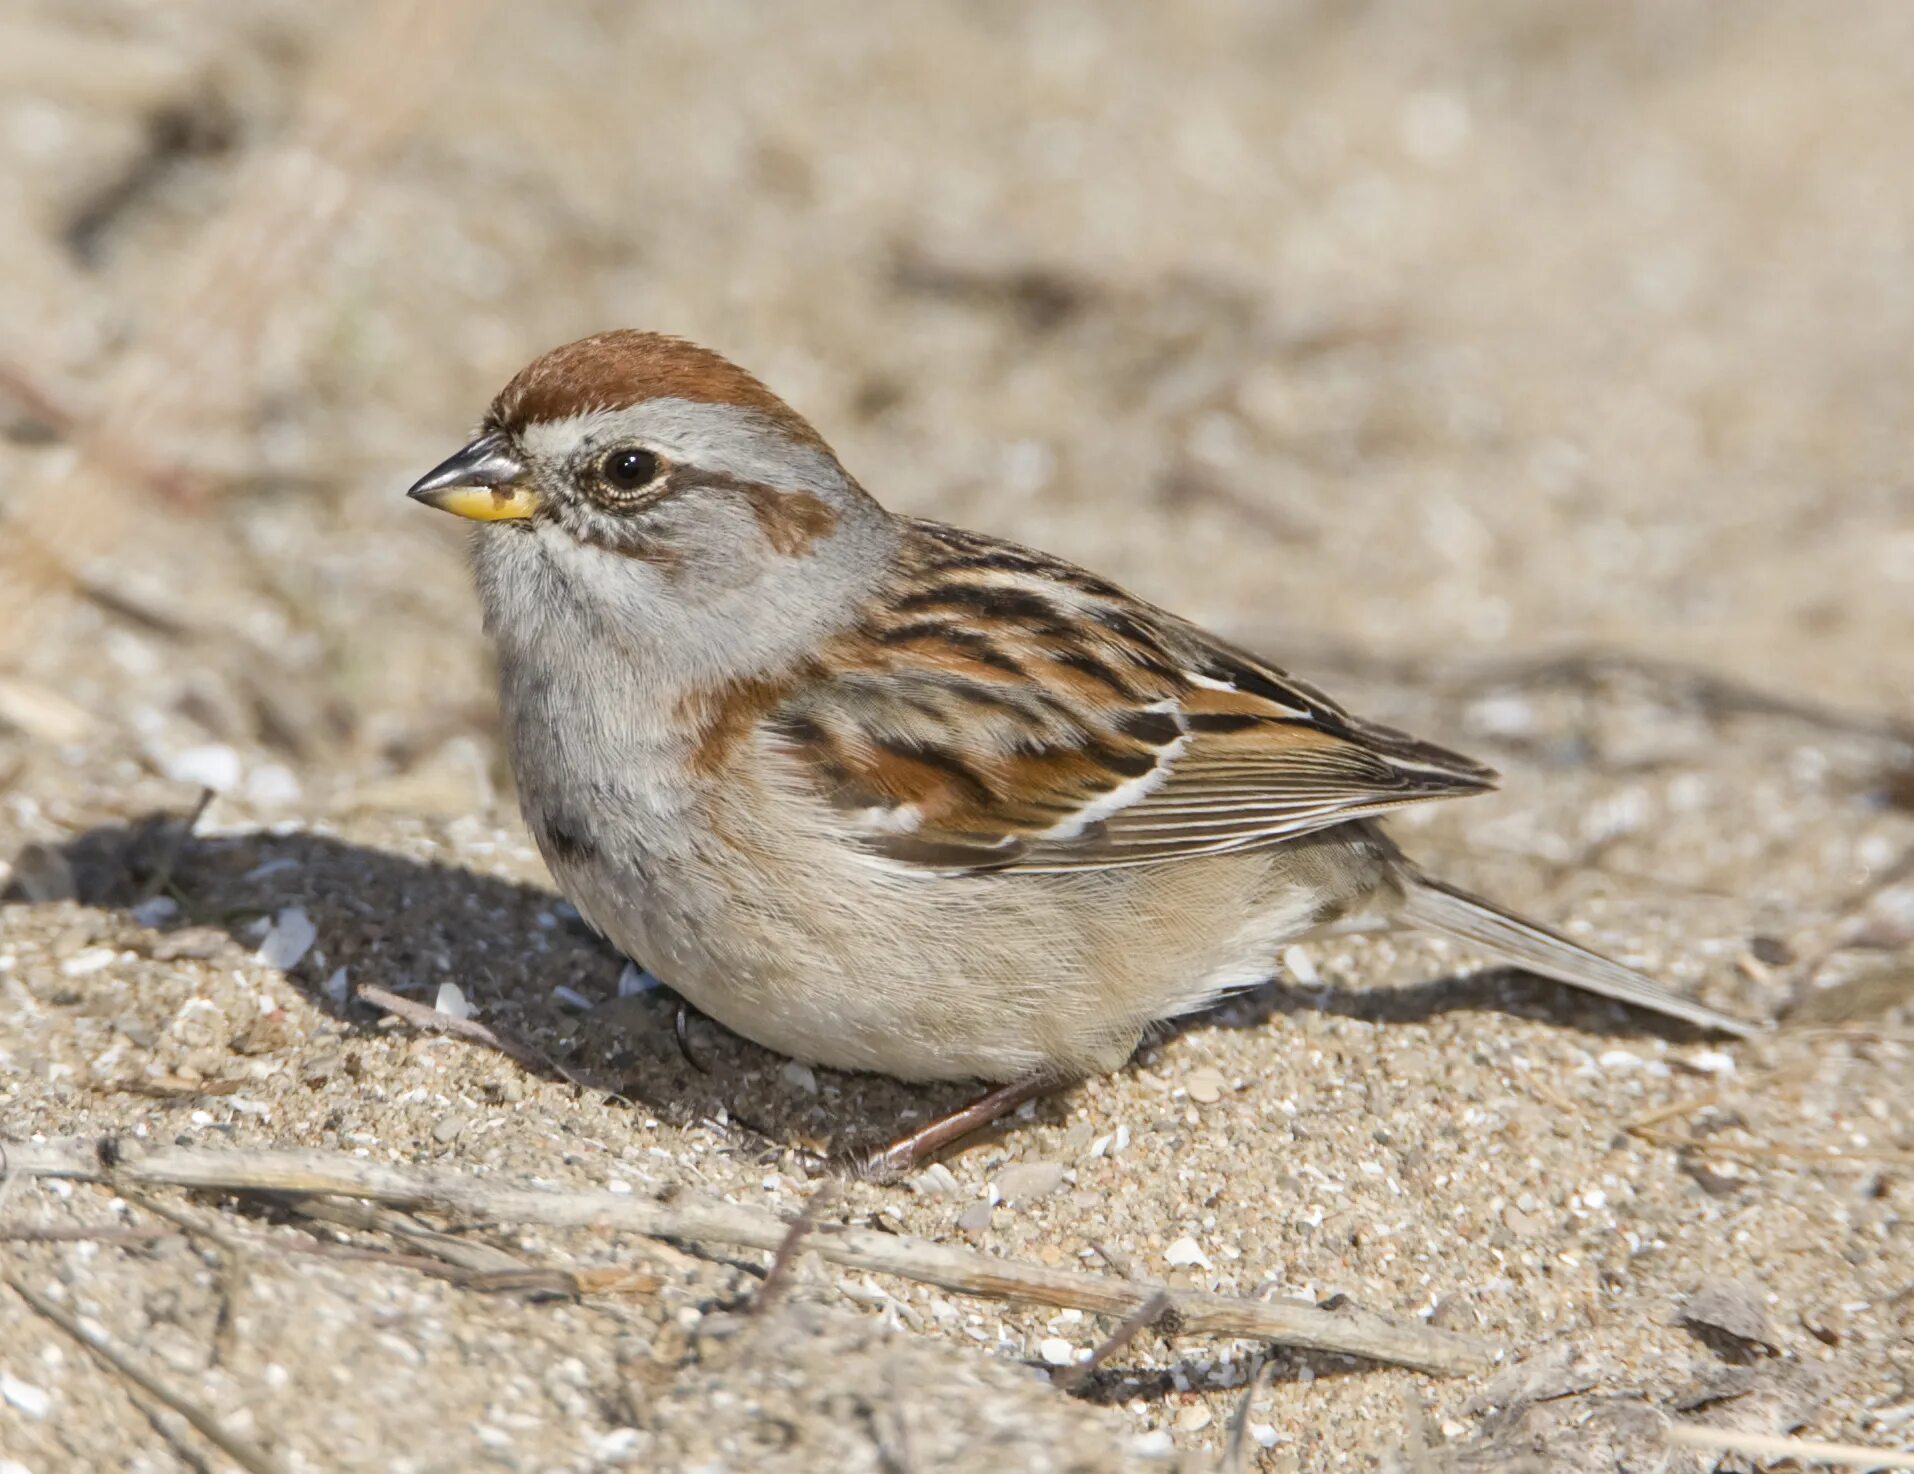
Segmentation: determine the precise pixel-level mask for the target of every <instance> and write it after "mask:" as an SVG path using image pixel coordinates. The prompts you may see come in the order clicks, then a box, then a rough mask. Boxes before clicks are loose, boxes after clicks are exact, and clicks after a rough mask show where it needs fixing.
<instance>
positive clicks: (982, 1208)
mask: <svg viewBox="0 0 1914 1474" xmlns="http://www.w3.org/2000/svg"><path fill="white" fill-rule="evenodd" d="M990 1213H991V1208H990V1201H989V1199H987V1198H979V1199H978V1200H977V1201H976V1202H974V1203H972V1204H971V1205H970V1206H969V1207H968V1208H966V1209H964V1211H963V1212H961V1213H959V1214H958V1215H957V1226H958V1227H959V1228H961V1229H962V1230H963V1231H964V1232H965V1233H982V1232H983V1231H984V1230H985V1229H987V1228H989V1227H990Z"/></svg>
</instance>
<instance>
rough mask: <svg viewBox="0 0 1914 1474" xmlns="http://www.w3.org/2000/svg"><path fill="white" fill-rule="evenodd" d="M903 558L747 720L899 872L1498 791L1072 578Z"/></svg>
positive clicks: (1219, 844)
mask: <svg viewBox="0 0 1914 1474" xmlns="http://www.w3.org/2000/svg"><path fill="white" fill-rule="evenodd" d="M907 552H908V556H907V557H906V558H905V559H903V560H900V565H899V569H898V572H897V573H896V575H894V582H893V584H892V585H891V586H890V587H889V588H887V589H886V590H885V591H883V592H882V594H881V595H880V597H878V598H876V599H873V600H872V601H871V603H870V604H869V606H868V607H867V610H866V612H865V614H864V617H863V618H862V619H861V620H860V621H859V622H858V623H857V625H856V626H854V627H853V628H852V629H851V630H849V631H847V632H846V633H845V634H843V635H842V636H840V637H839V638H838V639H837V641H836V642H835V643H834V644H833V645H832V646H831V648H830V649H829V650H828V651H827V652H825V654H824V656H823V658H822V659H821V660H820V661H818V662H817V663H816V664H815V665H814V666H813V667H812V670H811V673H810V675H809V676H808V677H807V678H806V679H804V680H801V681H799V682H797V683H795V684H794V685H793V686H792V687H791V688H790V689H789V690H788V691H787V692H786V693H785V694H784V695H783V696H782V698H781V699H780V700H779V701H778V702H777V703H775V704H774V705H771V706H770V707H769V708H768V709H767V710H766V711H765V712H764V715H763V718H762V721H763V724H764V727H765V730H766V731H767V732H768V734H769V735H770V737H771V739H772V740H773V742H774V743H775V744H776V745H777V746H778V747H780V748H781V749H782V750H783V751H785V752H786V753H788V754H789V755H790V757H791V758H792V759H793V760H794V762H795V764H796V766H797V768H798V769H799V771H800V772H801V773H802V774H804V775H805V777H806V778H807V780H808V781H810V782H812V783H814V784H815V785H816V787H817V789H818V790H819V791H820V792H821V793H822V794H823V796H824V797H825V798H826V800H827V801H828V802H829V803H830V804H831V805H832V806H833V807H834V808H835V809H836V810H838V811H839V813H840V814H841V816H842V817H843V819H844V820H845V821H846V822H848V823H849V825H850V826H851V827H852V829H853V830H854V832H855V833H857V835H858V836H859V837H860V839H861V840H862V841H863V842H864V843H865V844H866V845H867V846H868V847H869V848H871V849H872V850H873V851H875V852H877V853H879V854H881V855H883V856H886V857H888V858H889V859H891V860H893V861H896V862H898V863H901V864H905V865H910V866H920V867H927V868H932V869H939V870H953V869H954V870H963V869H992V870H1008V871H1016V870H1023V871H1067V870H1088V869H1102V868H1109V867H1113V866H1127V865H1144V864H1154V863H1158V862H1161V861H1167V860H1176V859H1181V858H1185V857H1188V856H1193V855H1205V854H1216V853H1221V852H1224V851H1229V850H1240V849H1247V848H1252V847H1256V846H1262V845H1271V844H1277V843H1280V842H1282V841H1284V840H1287V839H1292V838H1294V837H1296V836H1297V835H1302V834H1308V833H1310V832H1311V831H1313V830H1317V829H1322V828H1326V827H1328V826H1330V825H1332V824H1340V823H1343V822H1345V821H1347V820H1350V819H1354V818H1359V817H1362V816H1365V815H1370V814H1378V813H1382V812H1384V811H1386V810H1389V809H1395V808H1401V807H1403V806H1405V805H1408V804H1415V803H1423V802H1427V801H1429V800H1433V799H1439V798H1451V797H1456V796H1459V795H1461V794H1467V793H1477V792H1480V791H1482V790H1484V789H1487V788H1491V787H1493V786H1494V779H1495V775H1494V774H1493V773H1492V772H1490V771H1489V770H1488V769H1487V768H1484V767H1482V766H1481V765H1480V764H1477V763H1474V762H1471V761H1470V760H1469V759H1467V758H1464V757H1460V756H1458V755H1457V754H1455V753H1452V752H1448V751H1446V750H1444V749H1442V748H1439V747H1436V746H1433V745H1431V744H1429V743H1425V742H1420V741H1417V740H1415V739H1414V738H1411V737H1409V736H1407V735H1405V734H1403V733H1400V732H1396V731H1394V730H1392V729H1389V728H1386V727H1380V726H1375V725H1372V724H1369V723H1365V722H1362V721H1359V720H1358V719H1356V718H1354V717H1352V716H1350V715H1349V714H1348V713H1347V712H1345V711H1343V710H1342V709H1341V708H1340V707H1338V706H1336V705H1335V704H1334V703H1333V702H1331V701H1330V700H1329V699H1328V698H1327V697H1326V696H1324V695H1322V693H1320V692H1318V691H1316V690H1314V689H1313V688H1312V687H1310V686H1308V685H1307V684H1305V683H1303V682H1301V681H1298V680H1296V679H1295V678H1293V677H1291V676H1288V675H1286V674H1284V673H1283V672H1282V671H1280V670H1278V669H1276V668H1275V667H1274V666H1271V665H1268V664H1265V663H1264V662H1262V661H1260V660H1258V659H1256V658H1255V657H1254V656H1251V655H1249V654H1247V653H1246V652H1244V651H1242V650H1238V649H1236V648H1235V647H1233V646H1231V645H1229V644H1227V643H1225V642H1223V641H1221V640H1217V639H1215V638H1214V637H1212V636H1209V635H1207V634H1206V633H1204V632H1203V631H1201V630H1199V629H1197V628H1195V627H1194V626H1192V625H1189V624H1187V623H1185V622H1183V621H1181V620H1179V619H1177V618H1175V617H1174V616H1172V615H1168V614H1165V613H1164V612H1162V611H1161V610H1158V609H1155V608H1153V607H1151V606H1149V605H1147V604H1144V603H1142V602H1141V601H1139V600H1136V599H1133V598H1131V597H1130V596H1129V595H1127V594H1124V593H1123V592H1122V591H1121V590H1119V589H1117V588H1115V587H1113V586H1111V585H1109V584H1107V583H1104V582H1103V581H1102V580H1100V579H1097V578H1095V577H1094V576H1092V575H1090V574H1087V573H1084V572H1082V571H1081V570H1080V569H1076V568H1073V567H1071V566H1070V565H1069V564H1066V563H1062V562H1060V561H1058V560H1054V559H1050V558H1046V557H1043V556H1042V555H1040V554H1035V553H1031V552H1029V551H1028V550H1026V549H1022V548H1016V547H1013V546H1010V545H1007V544H1002V543H998V542H995V541H993V540H991V539H987V538H982V537H979V536H977V535H975V534H970V533H960V532H957V531H956V530H954V529H948V528H943V527H939V526H936V525H935V524H929V523H916V524H912V531H911V539H910V544H909V546H908V549H907Z"/></svg>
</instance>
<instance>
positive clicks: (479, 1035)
mask: <svg viewBox="0 0 1914 1474" xmlns="http://www.w3.org/2000/svg"><path fill="white" fill-rule="evenodd" d="M353 994H354V996H355V997H357V998H359V999H360V1000H362V1001H363V1002H366V1003H370V1004H371V1005H372V1006H373V1007H374V1008H383V1009H384V1010H385V1011H386V1012H387V1013H389V1014H392V1015H394V1016H395V1017H397V1018H400V1019H403V1020H404V1021H405V1022H406V1023H408V1024H410V1025H412V1027H413V1028H415V1029H418V1030H419V1031H420V1032H422V1033H426V1034H448V1035H450V1036H451V1037H452V1038H454V1039H464V1040H466V1041H468V1042H469V1043H472V1044H483V1045H485V1046H486V1047H487V1048H488V1049H496V1050H497V1051H498V1052H499V1053H500V1054H502V1055H504V1056H505V1057H506V1058H508V1059H513V1060H516V1061H518V1063H520V1064H522V1065H524V1066H525V1068H526V1069H528V1070H550V1071H551V1072H552V1073H553V1074H555V1075H558V1076H560V1077H562V1078H564V1079H567V1080H569V1079H571V1076H569V1075H567V1074H566V1073H565V1071H564V1070H562V1069H561V1068H559V1065H558V1062H557V1061H556V1060H554V1059H552V1058H551V1057H550V1056H548V1055H546V1054H545V1053H543V1052H542V1051H541V1050H537V1049H534V1048H532V1046H531V1045H529V1044H521V1043H519V1042H518V1041H517V1040H516V1039H510V1038H507V1037H506V1036H505V1035H503V1034H500V1033H498V1032H496V1031H495V1030H493V1029H490V1028H488V1027H486V1025H484V1024H482V1023H480V1022H479V1021H478V1020H477V1019H472V1018H460V1017H459V1016H458V1015H457V1014H455V1013H440V1012H439V1011H438V1009H436V1008H434V1007H433V1006H432V1005H431V1004H429V1003H420V1002H419V1001H418V1000H417V999H414V998H401V997H400V996H399V995H398V994H397V993H393V992H389V991H388V990H387V989H385V988H380V987H376V986H374V985H373V984H371V983H361V984H359V986H358V987H357V988H355V989H354V990H353ZM574 1083H576V1082H574Z"/></svg>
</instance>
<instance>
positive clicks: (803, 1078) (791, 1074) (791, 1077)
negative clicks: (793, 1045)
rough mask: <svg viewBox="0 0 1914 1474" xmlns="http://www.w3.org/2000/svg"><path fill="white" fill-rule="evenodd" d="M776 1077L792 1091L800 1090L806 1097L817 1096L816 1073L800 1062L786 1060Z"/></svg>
mask: <svg viewBox="0 0 1914 1474" xmlns="http://www.w3.org/2000/svg"><path fill="white" fill-rule="evenodd" d="M778 1075H779V1077H780V1078H782V1079H783V1081H784V1083H785V1084H786V1085H789V1086H790V1087H791V1088H792V1089H793V1090H802V1091H803V1092H804V1093H805V1094H806V1095H816V1094H817V1071H815V1070H813V1069H812V1068H811V1067H810V1066H809V1065H807V1064H805V1063H804V1062H803V1061H801V1060H795V1059H787V1060H786V1061H785V1062H784V1067H783V1068H782V1069H781V1070H779V1071H778Z"/></svg>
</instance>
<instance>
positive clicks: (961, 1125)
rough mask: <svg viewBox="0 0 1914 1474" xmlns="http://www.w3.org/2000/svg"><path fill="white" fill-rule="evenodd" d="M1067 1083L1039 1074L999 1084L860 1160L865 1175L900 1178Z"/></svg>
mask: <svg viewBox="0 0 1914 1474" xmlns="http://www.w3.org/2000/svg"><path fill="white" fill-rule="evenodd" d="M1068 1083H1069V1082H1068V1081H1066V1080H1058V1079H1056V1078H1055V1077H1053V1076H1049V1075H1039V1076H1036V1077H1034V1078H1032V1079H1028V1080H1018V1081H1015V1082H1013V1083H1012V1084H1009V1085H999V1086H998V1087H997V1088H996V1089H995V1090H991V1091H987V1092H985V1093H984V1094H983V1095H980V1096H978V1097H977V1098H976V1099H975V1100H973V1101H971V1102H970V1104H968V1105H965V1106H959V1107H958V1108H957V1109H956V1110H954V1111H952V1112H950V1114H949V1115H945V1116H939V1117H938V1118H937V1119H936V1120H934V1121H932V1122H930V1123H929V1124H928V1125H924V1126H920V1127H918V1128H917V1129H916V1130H915V1131H913V1132H911V1133H910V1134H909V1135H908V1136H900V1137H898V1138H897V1140H896V1141H893V1142H892V1143H891V1144H890V1145H889V1146H887V1147H885V1148H884V1149H883V1150H882V1151H880V1152H873V1153H872V1154H871V1155H870V1156H869V1157H867V1158H865V1159H864V1164H863V1169H864V1171H865V1173H866V1174H868V1175H869V1176H872V1177H877V1178H892V1177H898V1176H901V1175H902V1174H904V1173H906V1172H908V1171H910V1170H911V1169H912V1168H914V1167H920V1166H922V1165H923V1164H924V1163H925V1162H928V1161H929V1160H930V1159H931V1158H932V1157H934V1156H936V1155H937V1153H939V1152H941V1151H942V1150H943V1149H944V1148H945V1147H947V1146H949V1145H950V1144H951V1143H952V1142H956V1141H962V1140H963V1139H964V1138H965V1137H966V1136H969V1135H970V1134H971V1133H972V1132H973V1131H981V1130H982V1129H983V1128H984V1127H986V1126H988V1125H989V1124H990V1123H991V1122H992V1121H998V1120H1001V1119H1003V1117H1005V1116H1007V1115H1009V1114H1010V1113H1011V1112H1012V1111H1014V1110H1016V1109H1017V1107H1018V1106H1021V1105H1024V1104H1026V1103H1027V1102H1029V1101H1033V1100H1038V1099H1041V1098H1042V1097H1043V1096H1046V1095H1048V1094H1050V1093H1051V1092H1052V1091H1054V1090H1058V1089H1061V1088H1062V1087H1063V1086H1064V1085H1066V1084H1068Z"/></svg>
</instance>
